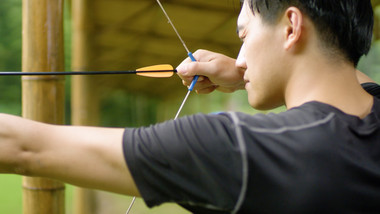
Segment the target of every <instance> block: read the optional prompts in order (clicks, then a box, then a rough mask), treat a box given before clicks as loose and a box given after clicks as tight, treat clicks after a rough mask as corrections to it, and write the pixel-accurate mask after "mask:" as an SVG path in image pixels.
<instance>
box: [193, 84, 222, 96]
mask: <svg viewBox="0 0 380 214" xmlns="http://www.w3.org/2000/svg"><path fill="white" fill-rule="evenodd" d="M217 88H218V86H215V85H214V86H210V87H208V88H203V89H198V90H195V92H197V94H209V93H211V92H213V91H215V89H217Z"/></svg>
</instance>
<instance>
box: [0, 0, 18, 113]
mask: <svg viewBox="0 0 380 214" xmlns="http://www.w3.org/2000/svg"><path fill="white" fill-rule="evenodd" d="M0 70H1V71H12V70H16V71H17V70H21V0H1V1H0ZM0 100H1V103H0V112H5V113H11V114H16V115H19V114H21V107H20V102H21V86H20V78H19V77H10V78H9V77H0Z"/></svg>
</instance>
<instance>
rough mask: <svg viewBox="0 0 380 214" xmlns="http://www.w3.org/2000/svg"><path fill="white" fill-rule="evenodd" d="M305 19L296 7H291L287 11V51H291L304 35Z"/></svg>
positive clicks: (285, 20) (285, 14)
mask: <svg viewBox="0 0 380 214" xmlns="http://www.w3.org/2000/svg"><path fill="white" fill-rule="evenodd" d="M303 19H304V17H303V15H302V13H301V11H300V10H299V9H298V8H296V7H289V8H288V9H287V10H286V11H285V13H284V16H283V23H284V24H285V30H284V36H285V43H284V48H285V50H289V49H291V48H292V47H294V46H295V44H296V43H297V42H298V41H299V40H300V38H301V35H302V24H303V21H304V20H303Z"/></svg>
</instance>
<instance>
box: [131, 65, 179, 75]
mask: <svg viewBox="0 0 380 214" xmlns="http://www.w3.org/2000/svg"><path fill="white" fill-rule="evenodd" d="M136 74H137V75H140V76H145V77H156V78H164V77H171V76H173V74H174V69H173V66H171V65H169V64H162V65H153V66H148V67H143V68H139V69H136Z"/></svg>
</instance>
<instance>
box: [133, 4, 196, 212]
mask: <svg viewBox="0 0 380 214" xmlns="http://www.w3.org/2000/svg"><path fill="white" fill-rule="evenodd" d="M157 3H158V5H159V6H160V8H161V10H162V12H163V13H164V15H165V16H166V18H167V20H168V22H169V24H170V25H171V26H172V28H173V30H174V32H175V33H176V34H177V37H178V39H179V40H180V41H181V43H182V45H183V47H184V48H185V50H186V52H187V55H188V56H189V57H190V59H191V61H193V62H196V61H197V60H196V59H195V58H194V56H193V53H191V52H190V51H189V49H188V48H187V45H186V43H185V41H184V40H183V39H182V37H181V35H180V34H179V33H178V31H177V28H176V27H175V26H174V24H173V22H172V20H171V19H170V17H169V15H168V13H167V12H166V10H165V8H164V7H163V6H162V4H161V2H160V0H157ZM198 78H199V76H195V77H194V79H193V81H192V82H191V84H190V86H189V88H188V91H187V94H186V96H185V98H184V99H183V101H182V103H181V105H180V107H179V109H178V111H177V114H176V115H175V117H174V120H176V119H177V118H178V116H179V114H180V113H181V111H182V108H183V106H184V105H185V103H186V101H187V98H188V97H189V95H190V93H191V92H192V91H193V89H194V86H195V84H196V83H197V81H198ZM135 201H136V197H133V199H132V202H131V204H130V205H129V207H128V210H127V212H126V214H129V212H130V211H131V209H132V206H133V204H134V203H135Z"/></svg>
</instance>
